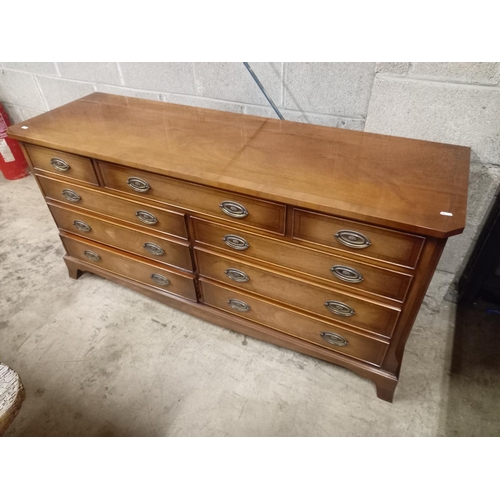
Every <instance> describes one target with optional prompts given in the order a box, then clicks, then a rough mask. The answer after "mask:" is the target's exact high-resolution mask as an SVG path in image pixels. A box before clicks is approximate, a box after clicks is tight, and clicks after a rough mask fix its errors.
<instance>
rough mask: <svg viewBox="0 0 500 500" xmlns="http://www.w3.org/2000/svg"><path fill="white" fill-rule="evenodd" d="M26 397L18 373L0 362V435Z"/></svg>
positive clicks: (14, 416)
mask: <svg viewBox="0 0 500 500" xmlns="http://www.w3.org/2000/svg"><path fill="white" fill-rule="evenodd" d="M25 398H26V392H25V390H24V387H23V384H22V382H21V379H20V378H19V375H18V374H17V373H16V372H15V371H14V370H12V369H10V368H9V367H8V366H6V365H4V364H2V363H0V436H2V435H3V434H4V433H5V431H6V430H7V428H8V427H9V425H10V424H11V423H12V421H13V420H14V419H15V418H16V415H17V414H18V413H19V410H20V409H21V405H22V404H23V401H24V400H25Z"/></svg>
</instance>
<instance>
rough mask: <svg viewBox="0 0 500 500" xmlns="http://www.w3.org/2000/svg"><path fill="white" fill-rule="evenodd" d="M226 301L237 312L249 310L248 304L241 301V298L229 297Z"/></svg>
mask: <svg viewBox="0 0 500 500" xmlns="http://www.w3.org/2000/svg"><path fill="white" fill-rule="evenodd" d="M227 303H228V304H229V305H230V306H231V307H232V308H233V309H234V310H235V311H239V312H248V311H250V306H249V305H248V304H247V303H246V302H243V301H242V300H238V299H229V300H228V301H227Z"/></svg>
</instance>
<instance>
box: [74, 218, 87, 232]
mask: <svg viewBox="0 0 500 500" xmlns="http://www.w3.org/2000/svg"><path fill="white" fill-rule="evenodd" d="M73 226H75V227H76V228H77V229H78V231H83V232H84V233H88V232H89V231H90V230H91V229H92V228H91V227H90V226H89V225H88V224H87V223H86V222H83V221H82V220H74V221H73Z"/></svg>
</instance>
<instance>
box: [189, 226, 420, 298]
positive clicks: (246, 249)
mask: <svg viewBox="0 0 500 500" xmlns="http://www.w3.org/2000/svg"><path fill="white" fill-rule="evenodd" d="M193 223H194V233H195V239H196V241H197V242H200V243H203V244H206V245H210V246H213V247H216V248H219V249H222V250H224V251H227V252H229V253H230V254H231V255H232V258H237V259H247V258H250V259H258V260H259V261H260V262H261V263H264V264H265V263H266V262H267V263H271V264H273V265H276V266H280V267H282V268H287V269H289V270H291V272H294V273H295V272H299V273H305V274H308V275H310V276H314V277H317V278H321V279H322V280H325V282H327V283H335V285H336V286H338V287H345V289H346V290H353V291H357V292H363V293H370V294H372V295H376V296H379V297H385V298H388V299H393V300H397V301H398V302H403V301H404V299H405V297H406V293H407V291H408V288H409V286H410V282H411V280H412V276H411V275H409V274H406V273H403V272H397V271H392V270H389V269H385V268H383V267H379V266H375V265H370V264H366V263H361V262H359V261H356V260H352V259H349V258H348V257H345V256H343V255H340V256H339V255H332V254H331V253H326V252H321V251H319V250H313V249H311V248H306V247H304V246H301V245H296V244H290V243H286V242H284V241H281V240H278V239H275V238H269V237H265V236H260V235H256V234H252V233H249V232H247V231H240V230H237V231H236V230H235V229H234V228H232V227H229V226H223V225H221V224H215V223H212V222H207V221H203V220H201V219H195V218H193Z"/></svg>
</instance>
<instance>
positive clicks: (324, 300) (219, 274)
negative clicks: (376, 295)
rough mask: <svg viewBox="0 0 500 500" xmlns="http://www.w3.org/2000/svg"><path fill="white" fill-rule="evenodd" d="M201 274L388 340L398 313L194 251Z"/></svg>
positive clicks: (328, 290) (397, 311)
mask: <svg viewBox="0 0 500 500" xmlns="http://www.w3.org/2000/svg"><path fill="white" fill-rule="evenodd" d="M195 253H196V262H197V267H198V271H199V273H200V274H201V275H203V276H206V277H208V278H211V279H213V280H217V281H219V282H224V283H226V284H227V285H231V286H234V287H236V288H240V289H241V290H242V291H247V292H253V293H257V294H259V295H263V296H264V297H269V298H271V299H274V300H278V301H280V302H283V303H285V304H289V305H291V306H295V307H297V308H300V309H303V310H305V311H308V312H312V313H315V314H319V315H321V316H324V317H325V318H326V319H327V320H334V322H339V323H342V324H345V325H352V326H355V327H358V328H362V329H364V330H367V331H370V332H373V333H377V334H381V335H384V336H386V337H390V336H391V334H392V332H393V330H394V326H395V324H396V321H397V319H398V316H399V313H400V310H399V309H398V308H391V307H388V306H385V305H383V304H379V303H376V302H373V301H367V300H363V299H361V298H359V297H356V296H355V295H352V294H347V293H343V292H341V291H339V290H338V289H332V288H331V287H329V288H328V287H323V286H318V285H313V284H311V283H308V282H305V281H302V280H298V279H296V278H294V277H293V276H289V275H286V274H282V273H278V272H272V271H269V270H267V269H263V268H261V267H257V266H255V265H250V264H247V263H244V262H242V261H240V260H235V259H231V258H230V257H227V256H224V255H222V254H218V253H212V252H207V251H206V250H202V249H198V248H197V249H195Z"/></svg>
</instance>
